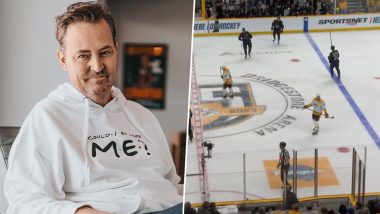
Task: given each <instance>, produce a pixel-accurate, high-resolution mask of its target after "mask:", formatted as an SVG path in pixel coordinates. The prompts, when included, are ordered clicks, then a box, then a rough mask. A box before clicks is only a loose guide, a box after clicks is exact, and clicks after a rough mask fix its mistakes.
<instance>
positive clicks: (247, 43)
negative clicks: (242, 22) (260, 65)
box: [239, 28, 252, 59]
mask: <svg viewBox="0 0 380 214" xmlns="http://www.w3.org/2000/svg"><path fill="white" fill-rule="evenodd" d="M251 39H252V34H251V33H250V32H248V31H245V28H243V29H242V32H241V33H240V35H239V40H240V41H242V42H243V49H244V55H245V58H246V59H247V47H248V55H249V57H251V50H252V42H251Z"/></svg>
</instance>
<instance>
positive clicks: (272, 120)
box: [199, 74, 305, 138]
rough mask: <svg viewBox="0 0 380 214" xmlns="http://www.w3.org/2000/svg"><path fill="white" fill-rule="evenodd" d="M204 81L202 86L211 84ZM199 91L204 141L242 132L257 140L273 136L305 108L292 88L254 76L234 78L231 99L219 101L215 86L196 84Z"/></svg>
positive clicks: (218, 90)
mask: <svg viewBox="0 0 380 214" xmlns="http://www.w3.org/2000/svg"><path fill="white" fill-rule="evenodd" d="M208 78H209V79H208V80H207V81H206V82H213V81H215V79H212V77H208ZM205 80H206V79H205ZM199 89H200V95H201V96H200V97H201V106H202V125H203V129H204V130H205V134H206V137H207V138H216V137H223V136H229V135H235V134H241V133H245V132H254V133H255V134H257V135H259V136H267V135H269V134H272V133H276V132H278V131H281V130H282V129H284V128H287V127H289V126H290V125H291V124H292V123H293V122H295V121H296V120H297V118H296V116H295V115H296V114H297V112H298V110H299V109H303V106H304V104H305V100H304V98H303V97H302V95H301V94H300V93H299V92H298V91H297V90H296V89H295V88H293V87H291V86H289V85H287V84H285V83H282V82H280V81H278V80H274V79H270V78H267V77H264V76H258V75H256V74H245V75H242V76H240V77H235V79H234V85H233V90H234V95H235V96H234V98H233V99H229V98H228V99H223V98H222V96H223V92H222V90H221V86H220V85H218V84H204V85H203V84H200V85H199Z"/></svg>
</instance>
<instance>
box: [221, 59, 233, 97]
mask: <svg viewBox="0 0 380 214" xmlns="http://www.w3.org/2000/svg"><path fill="white" fill-rule="evenodd" d="M220 69H221V70H222V72H223V73H221V76H220V77H221V78H222V79H223V98H227V88H228V89H229V90H230V94H229V97H230V98H234V92H233V91H232V77H231V73H230V69H228V68H227V66H225V65H224V66H222V67H220Z"/></svg>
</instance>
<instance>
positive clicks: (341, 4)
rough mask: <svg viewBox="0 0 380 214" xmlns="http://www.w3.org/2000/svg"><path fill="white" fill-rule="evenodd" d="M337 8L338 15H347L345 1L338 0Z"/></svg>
mask: <svg viewBox="0 0 380 214" xmlns="http://www.w3.org/2000/svg"><path fill="white" fill-rule="evenodd" d="M338 8H339V11H340V13H343V14H346V13H347V1H346V0H340V1H339V3H338Z"/></svg>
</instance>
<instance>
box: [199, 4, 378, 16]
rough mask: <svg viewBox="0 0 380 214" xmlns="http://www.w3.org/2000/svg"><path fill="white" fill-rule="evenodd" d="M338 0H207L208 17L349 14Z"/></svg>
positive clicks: (346, 6) (371, 6)
mask: <svg viewBox="0 0 380 214" xmlns="http://www.w3.org/2000/svg"><path fill="white" fill-rule="evenodd" d="M336 1H337V2H336V8H335V9H334V5H335V4H334V3H333V1H331V0H302V1H299V0H224V1H220V0H207V1H206V17H212V18H217V19H221V18H253V17H275V16H304V15H326V14H334V13H336V14H347V13H348V12H349V11H348V4H347V0H336ZM357 1H359V2H362V4H363V7H364V6H367V7H368V8H366V10H367V12H371V11H370V10H371V9H372V10H378V9H380V0H357ZM198 8H199V9H200V7H198ZM363 12H364V11H363Z"/></svg>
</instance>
